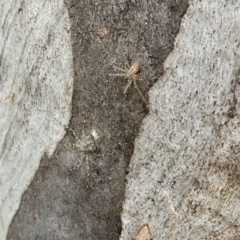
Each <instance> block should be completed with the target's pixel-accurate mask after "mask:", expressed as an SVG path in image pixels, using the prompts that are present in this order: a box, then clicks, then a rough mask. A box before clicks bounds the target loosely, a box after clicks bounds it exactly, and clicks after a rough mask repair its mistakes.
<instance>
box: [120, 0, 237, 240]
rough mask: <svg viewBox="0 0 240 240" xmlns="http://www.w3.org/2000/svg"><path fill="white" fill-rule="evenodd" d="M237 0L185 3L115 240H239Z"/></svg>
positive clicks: (139, 147)
mask: <svg viewBox="0 0 240 240" xmlns="http://www.w3.org/2000/svg"><path fill="white" fill-rule="evenodd" d="M239 46H240V3H239V2H238V1H225V0H220V1H219V0H212V1H208V0H202V1H198V0H195V1H191V2H190V6H189V8H188V10H187V12H186V14H185V17H184V18H183V20H182V24H181V28H180V31H179V34H178V36H177V38H176V41H175V47H174V50H173V51H172V52H171V53H170V55H169V56H168V58H167V59H166V61H165V63H164V75H163V76H162V77H161V78H160V79H159V81H158V82H157V83H156V84H155V85H154V87H153V88H152V89H151V91H150V93H149V95H150V112H149V115H148V117H147V118H145V119H144V124H143V128H142V133H141V134H140V136H139V138H138V139H137V140H136V142H135V149H134V155H133V158H132V159H131V163H130V167H129V175H128V176H127V185H126V195H125V196H126V198H125V202H124V205H123V214H122V222H123V231H122V234H121V238H120V239H121V240H129V239H132V237H134V236H135V235H136V233H137V231H138V229H139V228H140V227H141V226H142V225H143V224H145V223H148V226H149V229H150V231H151V233H152V236H153V239H163V240H169V239H187V240H192V239H201V240H202V239H208V240H209V239H212V240H213V239H214V240H215V239H218V240H226V239H231V240H233V239H236V240H237V239H240V201H239V199H240V182H239V177H240V165H239V163H240V162H239V161H240V151H239V150H240V101H239V99H240V75H239V74H240V61H239V60H240V49H239Z"/></svg>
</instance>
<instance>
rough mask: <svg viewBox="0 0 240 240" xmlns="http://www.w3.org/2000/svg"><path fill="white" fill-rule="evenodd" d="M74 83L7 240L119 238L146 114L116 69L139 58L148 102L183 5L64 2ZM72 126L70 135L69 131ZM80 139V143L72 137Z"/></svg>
mask: <svg viewBox="0 0 240 240" xmlns="http://www.w3.org/2000/svg"><path fill="white" fill-rule="evenodd" d="M67 7H68V10H69V16H70V20H71V36H72V48H73V56H74V69H75V84H74V94H73V108H72V119H71V123H70V126H69V128H66V131H67V134H66V136H65V138H64V139H63V140H62V142H61V143H60V144H59V145H58V148H57V150H56V151H55V153H54V155H53V156H52V157H51V158H50V159H49V158H47V157H45V158H43V159H42V161H41V165H40V168H39V171H38V172H37V173H36V175H35V178H34V179H33V181H32V183H31V185H30V186H29V188H28V190H27V191H26V193H25V194H24V196H23V198H22V203H21V205H20V209H19V211H18V213H17V214H16V216H15V218H14V219H13V222H12V224H11V226H10V229H9V235H8V239H9V240H10V239H14V240H16V239H105V240H108V239H109V240H110V239H111V240H114V239H119V236H120V232H121V220H120V213H121V205H122V201H123V197H124V191H125V175H126V172H128V170H127V169H128V164H129V161H130V158H131V156H132V153H133V149H134V139H135V137H136V136H137V135H138V134H139V126H140V124H141V122H142V119H143V117H144V116H145V115H146V113H147V112H148V108H147V106H146V104H145V103H144V102H143V100H142V98H141V96H140V95H139V93H138V92H137V90H136V89H135V88H134V87H130V88H129V90H128V92H127V94H126V95H124V94H123V91H124V88H125V87H126V84H127V82H126V81H125V80H124V77H110V76H109V73H115V72H116V71H115V70H114V68H113V66H114V65H116V66H118V67H121V68H125V64H126V62H127V63H128V64H130V65H131V64H132V63H133V62H134V61H136V60H139V61H140V72H139V74H138V79H137V83H138V86H139V88H140V90H141V91H142V93H143V95H144V96H145V98H148V90H149V88H150V87H151V86H152V85H153V83H154V82H155V81H156V80H157V79H158V78H159V77H160V75H161V74H162V64H163V62H164V60H165V58H166V56H167V55H168V54H169V53H170V51H171V50H172V48H173V43H174V40H175V37H176V34H177V33H178V30H179V26H180V22H181V16H182V15H183V14H184V12H185V11H186V9H187V1H169V0H166V1H157V0H154V1H121V2H120V1H104V2H103V1H99V0H97V1H68V2H67ZM70 129H71V130H70ZM76 136H78V138H76Z"/></svg>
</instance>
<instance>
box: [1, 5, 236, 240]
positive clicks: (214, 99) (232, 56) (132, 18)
mask: <svg viewBox="0 0 240 240" xmlns="http://www.w3.org/2000/svg"><path fill="white" fill-rule="evenodd" d="M8 3H9V1H4V4H3V5H2V8H1V9H0V11H1V13H3V14H2V26H3V29H4V31H3V32H2V36H3V37H2V44H1V46H2V47H1V49H2V55H1V67H2V68H1V80H2V79H5V80H6V81H1V83H4V86H5V88H4V89H5V90H4V91H2V93H4V94H3V95H0V96H1V97H2V100H3V101H4V100H5V99H8V96H11V93H14V99H13V100H14V101H12V102H10V101H9V102H7V104H6V103H4V105H3V106H1V109H0V110H1V111H2V114H1V117H2V119H3V124H2V123H1V124H2V125H1V128H2V129H3V131H8V132H11V134H8V135H6V134H3V135H2V138H3V139H4V140H2V144H1V147H2V149H4V150H5V153H7V154H6V155H1V158H0V161H1V164H3V163H7V162H8V165H6V167H5V168H1V170H2V171H4V174H5V175H4V176H5V180H4V181H3V180H2V182H1V184H2V185H1V187H2V189H4V191H6V192H9V193H10V194H7V195H6V196H8V198H9V201H8V203H10V205H12V206H15V207H14V208H12V209H10V208H8V209H7V208H4V209H3V208H2V207H1V210H0V214H1V216H5V215H6V213H9V215H8V220H6V218H3V217H2V221H1V224H2V225H1V226H4V227H2V229H4V232H1V233H4V235H6V231H7V227H8V225H9V222H10V220H11V218H12V216H13V214H14V213H15V211H16V209H17V207H18V205H19V200H20V196H21V193H22V192H23V191H24V189H26V187H27V185H28V184H29V182H30V180H31V177H32V176H33V175H34V173H35V171H36V169H37V168H38V163H39V161H40V158H41V156H42V155H43V153H44V152H49V156H43V157H42V159H41V164H40V167H39V170H38V171H37V173H36V175H35V177H34V179H33V180H32V182H31V184H30V186H29V187H28V189H27V191H26V192H25V194H24V195H23V197H22V201H21V205H20V208H19V211H18V212H17V214H16V216H15V217H14V218H13V221H12V224H11V226H10V228H9V233H8V239H14V240H15V239H106V240H107V239H111V240H112V239H118V238H119V236H120V232H121V221H120V213H121V203H122V201H123V198H124V192H125V175H126V173H129V174H128V176H127V186H126V192H125V202H124V205H123V212H122V227H123V231H122V233H121V239H132V238H134V237H135V235H136V233H137V232H138V230H139V228H140V227H141V226H142V225H143V224H145V223H147V224H148V226H149V229H150V231H151V233H152V236H153V239H171V238H172V239H195V238H196V239H238V238H239V230H238V228H239V221H238V219H239V204H238V198H239V196H238V192H239V187H238V185H239V184H238V178H239V174H238V172H239V168H238V161H239V104H238V97H239V87H238V86H239V85H238V82H239V77H238V76H239V67H238V62H239V50H238V44H239V34H238V32H239V26H240V24H239V16H240V15H239V4H238V3H237V1H230V2H229V1H228V2H226V1H224V0H221V1H216V0H212V1H206V0H204V1H201V2H200V1H191V2H190V7H189V9H188V11H187V13H186V14H185V18H184V21H183V23H182V26H181V30H180V33H179V34H178V37H177V39H176V41H175V45H174V50H173V52H172V53H171V54H170V55H169V57H168V58H167V60H166V62H165V64H164V68H163V65H162V64H163V62H164V61H165V58H166V57H167V56H168V54H169V53H170V51H171V50H172V48H173V42H174V40H175V36H176V34H177V33H178V30H179V25H180V20H181V16H182V15H183V14H184V12H185V10H186V8H187V3H186V1H157V0H155V1H149V2H148V1H121V2H120V1H111V2H110V1H104V2H102V1H67V2H66V6H67V8H68V11H69V12H68V14H69V17H70V23H71V28H70V27H69V18H68V16H67V14H66V13H67V8H66V6H64V5H63V3H62V2H59V3H54V1H49V2H45V1H42V2H41V1H40V2H38V3H37V4H29V5H28V4H27V3H33V2H31V1H30V2H23V1H19V2H18V4H19V5H13V2H12V5H11V4H9V5H8ZM38 4H39V5H38ZM26 13H27V14H26ZM13 16H14V17H13ZM30 16H32V17H30ZM19 19H20V20H21V21H22V25H21V27H20V28H16V27H15V24H16V23H17V22H19ZM21 21H20V22H21ZM6 23H8V24H6ZM27 23H28V24H29V25H28V24H27ZM36 23H38V24H36ZM28 26H30V27H29V29H30V30H29V31H27V30H28ZM49 26H51V27H49ZM34 27H35V28H34ZM32 28H33V29H34V30H35V29H36V30H35V31H34V30H31V29H32ZM45 28H46V29H47V30H44V29H45ZM9 29H10V30H9ZM22 29H23V30H22ZM49 29H50V30H49ZM11 31H12V32H13V33H15V34H16V35H17V36H18V37H19V36H20V37H19V39H24V40H23V42H25V43H26V44H28V45H29V46H30V47H29V49H30V50H29V52H30V53H31V54H32V55H30V56H32V57H29V58H28V57H27V56H28V55H27V56H25V55H24V54H25V52H23V53H22V52H21V51H20V53H19V54H18V51H13V50H12V51H10V50H9V48H7V47H6V46H8V45H7V44H10V43H11V41H12V39H14V38H12V37H11V38H10V37H9V36H11V35H10V34H9V32H11ZM41 31H42V32H45V31H46V33H45V34H43V33H42V32H41ZM35 32H36V33H37V34H34V33H35ZM70 34H71V39H72V42H71V45H70V44H69V37H70ZM63 36H64V37H65V40H56V41H54V40H53V39H58V38H60V39H62V37H63ZM25 39H26V40H25ZM29 39H32V40H31V41H30V40H29ZM37 40H38V41H40V42H41V41H42V42H43V43H42V44H40V45H38V44H35V42H37ZM3 43H4V44H3ZM20 43H21V41H20ZM37 43H38V42H37ZM11 44H13V43H11ZM14 45H16V46H19V49H22V45H21V44H19V45H18V42H14ZM38 46H39V49H43V50H42V51H43V53H44V52H46V50H45V49H47V50H49V51H50V50H52V49H55V50H53V51H52V52H51V53H52V55H51V54H50V53H49V52H48V51H47V52H48V53H49V54H50V57H49V54H46V56H45V55H44V54H43V55H41V54H39V53H38ZM71 48H72V49H71ZM16 49H18V47H17V48H16ZM9 51H10V52H9ZM9 53H10V54H9ZM21 53H22V54H21ZM71 53H73V64H74V71H75V74H74V76H75V83H74V93H73V108H72V119H71V123H70V125H69V126H67V122H68V119H69V109H70V107H71V103H70V99H71V88H72V59H71V58H72V57H71ZM7 56H9V57H8V58H7ZM15 56H18V57H19V56H23V57H24V56H25V58H24V59H26V60H25V62H24V61H16V62H14V63H13V64H10V62H9V64H7V63H8V59H16V57H15ZM36 56H38V58H37V59H38V60H37V61H36V62H35V65H34V66H35V68H34V67H33V68H31V69H32V71H31V72H30V74H29V75H26V76H27V79H28V80H29V82H27V83H26V80H25V79H26V78H25V75H24V77H22V76H21V74H20V73H22V70H21V69H25V68H26V66H27V64H28V62H30V63H32V62H33V63H34V59H35V58H36ZM45 58H46V59H50V60H49V62H47V63H46V64H47V66H48V68H47V70H48V71H47V72H46V78H47V79H51V81H49V82H48V81H46V82H45V81H41V80H42V79H43V77H42V74H41V71H40V69H42V61H43V60H42V59H44V60H45ZM32 59H33V60H32ZM136 60H140V63H141V65H140V72H139V73H138V79H137V83H138V86H139V88H140V90H141V91H142V93H143V94H144V96H145V98H147V96H148V94H147V92H148V89H149V88H150V87H151V86H152V85H153V84H154V82H155V81H156V80H158V82H157V84H155V85H154V87H153V88H152V90H151V91H150V95H149V96H150V113H149V115H148V116H147V118H145V119H144V124H143V127H142V129H141V131H140V132H139V131H138V128H139V126H140V125H141V121H142V119H143V117H144V116H145V114H146V113H147V112H148V107H147V106H146V104H145V103H144V102H143V101H142V98H141V96H140V95H139V93H138V92H137V91H136V89H134V88H133V87H131V88H130V89H129V90H128V92H127V94H126V95H124V94H123V90H124V88H125V87H126V84H127V82H126V81H124V78H121V77H110V76H109V73H112V74H113V73H115V70H114V68H113V65H117V66H118V67H121V68H124V67H125V62H128V63H129V64H132V63H133V62H134V61H136ZM9 61H10V60H9ZM55 62H56V65H54V63H55ZM19 63H21V64H22V65H20V66H21V68H16V69H17V70H15V68H14V67H15V66H18V65H19ZM59 63H61V64H60V65H59ZM9 66H12V68H10V69H9ZM8 69H9V70H8ZM6 70H7V71H6ZM38 71H39V72H38ZM13 73H14V74H15V75H14V74H13ZM51 73H52V74H51ZM162 73H163V75H162V77H160V75H161V74H162ZM8 74H9V75H8ZM11 74H13V75H14V76H20V77H17V78H16V79H19V80H18V81H19V82H17V83H18V84H19V85H18V87H19V88H16V89H20V90H21V89H37V90H35V91H34V92H32V95H31V94H28V95H27V94H26V93H28V91H22V90H21V91H20V93H21V94H19V95H24V94H25V95H26V96H24V99H23V100H24V101H23V100H22V101H20V100H19V99H18V98H16V99H15V95H16V93H18V91H12V90H13V89H14V88H13V87H12V86H14V85H13V84H12V82H11V81H12V79H15V78H13V77H12V75H11ZM31 74H32V75H31ZM60 76H61V77H60ZM35 78H36V83H34V79H35ZM9 79H10V80H11V81H10V80H9ZM44 79H45V78H44ZM30 80H31V81H30ZM20 83H21V84H20ZM46 83H48V84H46ZM35 84H38V85H37V87H36V88H34V86H35ZM47 86H49V92H48V91H47V90H48V87H47ZM66 86H67V87H66ZM39 89H41V91H40V90H39ZM52 89H53V90H52ZM62 89H63V90H65V92H64V91H63V90H62ZM30 92H31V91H30ZM16 96H17V95H16ZM29 96H32V97H30V98H29ZM36 96H39V99H38V98H37V99H38V100H36ZM64 97H66V99H68V100H67V101H63V99H64ZM48 98H49V100H48ZM55 99H56V100H55ZM36 102H37V103H38V104H39V103H42V102H46V103H48V104H46V106H45V105H44V106H45V108H40V107H42V104H40V105H41V106H38V108H37V110H35V105H36ZM23 103H24V104H23ZM49 103H54V104H49ZM27 104H28V105H27ZM24 106H28V107H27V108H26V107H24ZM10 107H11V108H10ZM63 107H64V110H63ZM13 108H14V109H15V111H17V112H20V113H21V114H22V115H21V116H23V117H22V118H21V119H26V114H29V113H31V114H32V115H33V116H34V118H33V119H32V120H31V121H32V124H33V123H34V126H36V127H37V128H36V129H35V130H34V131H36V132H38V133H39V132H43V135H44V136H45V137H46V136H48V137H49V138H50V139H51V145H50V143H49V142H45V140H41V136H40V134H38V136H37V138H34V140H33V139H31V138H30V139H31V140H30V142H29V144H28V147H26V148H22V149H23V151H22V152H23V153H29V151H30V150H29V149H34V150H37V149H38V147H36V146H39V145H40V146H45V147H46V148H43V149H42V148H41V151H40V154H39V153H35V155H34V154H32V155H31V157H25V158H23V157H22V156H24V155H23V153H21V154H19V155H18V156H19V157H21V159H24V160H22V162H21V163H22V164H19V165H18V166H17V169H16V167H15V166H16V165H14V164H13V162H11V161H10V160H11V159H13V158H11V157H9V154H10V153H9V152H11V151H10V149H9V148H6V146H10V145H11V143H12V140H11V136H13V135H14V136H17V140H14V142H15V144H16V146H18V145H19V142H24V141H23V140H24V138H23V139H22V136H25V135H24V134H22V132H21V131H19V129H21V130H22V131H23V133H25V131H24V128H23V127H22V126H25V125H26V126H28V125H27V124H26V123H25V122H24V121H21V127H20V126H19V125H16V122H17V120H18V118H15V119H13V118H12V119H13V120H12V121H11V119H10V118H8V117H7V116H10V115H7V114H6V113H8V112H11V111H12V109H13ZM39 108H40V109H41V111H39ZM42 110H44V111H42ZM3 113H4V114H5V115H4V114H3ZM36 113H38V115H35V114H36ZM60 113H62V115H61V114H60ZM63 113H64V114H63ZM24 114H25V115H24ZM13 116H14V115H13ZM36 116H37V117H36ZM37 119H40V122H38V121H37ZM41 119H45V121H41ZM8 122H9V123H12V125H11V126H10V125H7V124H6V123H8ZM43 123H46V124H47V126H51V127H49V128H47V127H45V125H44V124H43ZM24 124H25V125H24ZM48 124H49V125H48ZM12 126H18V128H13V127H12ZM64 127H65V130H66V132H67V134H66V136H65V137H64V138H63V140H62V141H61V142H60V143H59V145H58V147H57V149H56V151H55V153H54V154H53V155H52V152H53V150H54V149H55V146H56V143H57V142H58V141H59V139H60V138H61V137H62V136H63V133H64ZM45 128H47V130H48V131H47V133H46V132H44V131H43V129H45ZM51 129H53V131H49V130H51ZM56 132H57V134H56V135H55V133H56ZM17 133H18V135H16V134H17ZM6 136H7V137H6ZM137 136H138V137H137ZM136 137H137V140H136V142H135V144H134V139H135V138H136ZM44 139H45V138H44ZM18 141H19V142H18ZM35 141H36V142H35ZM38 141H39V142H38ZM33 142H34V143H35V145H34V144H33ZM42 142H44V144H42ZM49 149H51V151H50V150H49ZM133 151H134V155H133V158H132V160H131V164H130V168H128V164H129V161H130V158H131V155H132V153H133ZM50 155H52V156H51V157H50ZM2 156H6V157H5V158H3V157H2ZM3 159H4V161H3ZM33 163H34V167H32V168H30V170H31V171H30V170H29V173H28V176H29V177H28V179H27V180H26V181H25V183H24V184H25V185H24V184H22V180H19V179H22V178H20V177H21V176H22V172H23V171H24V170H25V169H27V167H28V166H30V165H31V164H33ZM7 166H8V167H7ZM9 167H10V169H12V170H11V174H12V175H14V176H15V178H12V177H11V176H12V175H7V170H6V169H9ZM20 169H22V170H20ZM17 173H19V175H17ZM9 179H12V180H13V181H12V182H13V183H16V182H17V184H18V185H17V189H18V196H16V195H14V194H11V193H12V191H13V189H16V188H15V186H14V185H12V186H9V185H7V184H6V183H7V182H8V181H7V180H9ZM9 182H11V181H9ZM1 192H3V190H1ZM2 196H3V195H1V197H2ZM2 202H3V201H2ZM2 202H0V203H1V204H2ZM13 203H14V204H15V205H13ZM1 206H3V205H1ZM4 211H6V212H5V213H4ZM3 214H5V215H3ZM226 229H228V231H227V230H226ZM2 236H3V235H2Z"/></svg>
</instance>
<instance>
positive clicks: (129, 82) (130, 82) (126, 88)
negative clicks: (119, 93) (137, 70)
mask: <svg viewBox="0 0 240 240" xmlns="http://www.w3.org/2000/svg"><path fill="white" fill-rule="evenodd" d="M131 85H132V80H128V84H127V86H126V87H125V89H124V92H123V93H124V94H126V93H127V90H128V89H129V87H130V86H131Z"/></svg>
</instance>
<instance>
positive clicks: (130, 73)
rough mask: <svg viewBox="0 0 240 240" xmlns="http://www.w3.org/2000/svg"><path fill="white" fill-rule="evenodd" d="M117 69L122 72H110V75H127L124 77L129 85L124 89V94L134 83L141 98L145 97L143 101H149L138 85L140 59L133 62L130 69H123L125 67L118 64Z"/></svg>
mask: <svg viewBox="0 0 240 240" xmlns="http://www.w3.org/2000/svg"><path fill="white" fill-rule="evenodd" d="M114 68H115V69H117V70H119V71H121V73H115V74H109V76H115V77H125V78H124V79H127V80H128V83H127V86H126V87H125V89H124V92H123V93H124V94H126V93H127V90H128V88H129V87H130V86H131V85H132V83H133V84H134V87H135V88H136V89H137V91H138V93H139V94H140V96H141V98H142V99H143V101H144V102H145V103H147V100H146V99H145V97H144V96H143V94H142V92H141V91H140V89H139V87H138V85H137V81H136V80H137V79H136V78H137V73H138V71H139V61H136V62H134V63H133V64H132V66H131V67H129V68H128V69H123V68H119V67H117V66H114Z"/></svg>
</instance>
